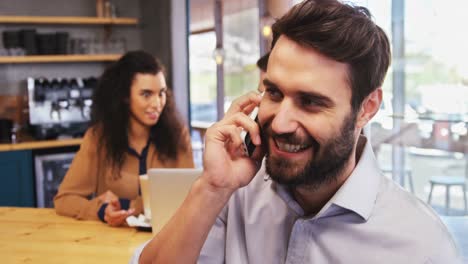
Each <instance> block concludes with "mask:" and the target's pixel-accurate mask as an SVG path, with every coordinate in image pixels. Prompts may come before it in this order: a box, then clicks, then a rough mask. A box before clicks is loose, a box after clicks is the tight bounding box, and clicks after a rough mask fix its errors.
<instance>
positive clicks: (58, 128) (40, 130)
mask: <svg viewBox="0 0 468 264" xmlns="http://www.w3.org/2000/svg"><path fill="white" fill-rule="evenodd" d="M27 85H28V105H29V124H30V127H31V132H32V134H33V136H34V137H35V138H37V139H52V138H57V137H59V136H67V137H79V136H82V135H83V134H84V132H85V130H86V128H87V124H88V122H89V120H90V112H91V105H92V99H91V97H92V93H93V89H94V88H95V86H96V85H97V79H96V78H95V77H89V78H71V79H65V78H63V79H61V78H57V79H46V78H28V79H27Z"/></svg>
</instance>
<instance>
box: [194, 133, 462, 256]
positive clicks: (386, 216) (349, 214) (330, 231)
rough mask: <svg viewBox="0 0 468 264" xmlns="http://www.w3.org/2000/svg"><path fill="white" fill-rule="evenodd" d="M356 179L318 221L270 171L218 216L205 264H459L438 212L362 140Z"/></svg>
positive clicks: (260, 174) (238, 194)
mask: <svg viewBox="0 0 468 264" xmlns="http://www.w3.org/2000/svg"><path fill="white" fill-rule="evenodd" d="M360 141H361V142H360V144H359V145H360V146H362V145H365V146H364V147H363V148H362V147H361V151H362V153H361V157H360V160H359V161H358V163H357V166H356V167H355V169H354V171H353V173H352V174H351V175H350V177H349V178H348V179H347V180H346V182H345V183H344V184H343V185H342V186H341V188H340V189H339V190H338V191H337V192H336V194H335V195H334V196H333V197H332V198H331V199H330V201H328V203H327V204H326V205H325V206H324V207H323V208H322V209H321V210H320V212H319V213H317V214H316V215H315V216H313V217H304V212H303V210H302V208H301V207H300V206H299V204H298V203H297V202H296V201H295V200H294V199H293V198H292V196H291V194H290V193H289V192H288V191H287V190H286V189H285V188H284V187H283V186H281V185H279V184H276V183H275V182H273V181H271V180H268V176H267V174H266V172H265V169H264V166H262V168H261V169H260V171H259V172H258V174H257V175H256V176H255V178H254V179H253V180H252V182H251V183H250V184H249V185H248V186H246V187H244V188H242V189H240V190H238V191H237V192H236V193H235V194H234V195H233V196H232V197H231V199H230V201H229V203H228V204H227V206H226V207H225V208H224V210H223V211H222V212H221V214H220V215H219V216H218V219H217V221H216V224H215V226H213V228H212V229H211V231H210V233H209V235H208V239H207V241H206V242H205V245H204V246H203V249H202V252H201V254H200V258H199V261H198V263H203V264H211V263H226V264H230V263H232V264H238V263H269V264H275V263H288V264H289V263H290V264H292V263H334V264H335V263H392V264H394V263H444V264H446V263H458V262H460V256H459V253H458V251H457V248H456V246H455V243H454V241H453V239H452V237H451V235H450V233H449V232H448V230H447V228H446V227H445V225H444V224H443V223H442V222H441V220H440V219H439V217H438V216H437V214H436V213H435V212H434V211H433V210H432V209H431V208H430V207H429V206H428V205H426V204H425V203H424V202H422V201H420V200H419V199H417V198H416V197H415V196H413V195H412V194H410V193H408V192H407V191H405V190H403V189H402V188H400V187H399V186H398V185H397V184H395V183H394V182H393V181H391V180H389V179H387V178H385V177H384V176H383V175H382V173H381V172H380V170H379V167H378V165H377V161H376V159H375V157H374V153H373V151H372V148H371V146H370V144H368V143H367V142H366V139H365V138H364V137H362V138H361V139H360Z"/></svg>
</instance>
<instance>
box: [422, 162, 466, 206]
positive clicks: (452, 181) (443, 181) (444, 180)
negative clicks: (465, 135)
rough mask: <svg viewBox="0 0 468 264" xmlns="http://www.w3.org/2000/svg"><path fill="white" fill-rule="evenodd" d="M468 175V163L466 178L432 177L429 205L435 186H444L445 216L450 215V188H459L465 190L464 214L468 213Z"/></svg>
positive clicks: (430, 180)
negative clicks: (467, 186)
mask: <svg viewBox="0 0 468 264" xmlns="http://www.w3.org/2000/svg"><path fill="white" fill-rule="evenodd" d="M467 162H468V159H467ZM467 175H468V163H467V165H466V168H465V176H432V177H431V178H430V179H429V183H430V184H431V189H430V191H429V197H428V198H427V203H428V204H431V199H432V191H433V190H434V186H436V185H442V186H445V214H446V215H448V214H449V209H450V188H451V187H453V186H459V187H461V188H462V190H463V201H464V205H465V212H464V214H467V213H468V203H467V199H466V179H467Z"/></svg>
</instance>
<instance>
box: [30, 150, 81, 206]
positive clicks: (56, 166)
mask: <svg viewBox="0 0 468 264" xmlns="http://www.w3.org/2000/svg"><path fill="white" fill-rule="evenodd" d="M73 157H75V153H59V154H46V155H36V156H35V157H34V164H35V165H34V166H35V172H36V201H37V207H39V208H44V207H45V208H53V207H54V201H53V200H54V196H55V195H56V194H57V190H58V187H59V185H60V183H61V182H62V179H63V177H64V176H65V174H66V173H67V171H68V168H69V167H70V165H71V163H72V161H73Z"/></svg>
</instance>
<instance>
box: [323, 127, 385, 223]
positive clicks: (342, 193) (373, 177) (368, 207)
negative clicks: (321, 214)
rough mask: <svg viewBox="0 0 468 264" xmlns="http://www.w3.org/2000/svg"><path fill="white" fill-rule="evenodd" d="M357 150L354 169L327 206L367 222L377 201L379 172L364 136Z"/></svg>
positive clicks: (369, 145) (360, 139)
mask: <svg viewBox="0 0 468 264" xmlns="http://www.w3.org/2000/svg"><path fill="white" fill-rule="evenodd" d="M362 145H364V146H363V147H362ZM360 146H361V147H360ZM359 149H362V152H361V156H360V158H359V161H358V162H357V164H356V167H355V168H354V170H353V172H352V173H351V175H350V176H349V177H348V179H346V181H345V182H344V183H343V185H342V186H341V187H340V189H338V191H337V192H336V193H335V195H334V196H333V197H332V198H331V199H330V201H329V202H328V203H327V204H330V205H331V204H334V205H337V206H339V207H342V208H345V209H348V210H350V211H353V212H355V213H357V214H358V215H360V216H361V217H362V218H363V219H364V220H366V221H367V220H368V219H369V216H370V215H371V213H372V209H373V208H374V205H375V201H376V199H377V193H378V190H379V184H380V177H379V175H380V170H379V166H378V164H377V160H376V159H375V156H374V152H373V151H372V146H371V144H370V142H368V140H367V139H366V138H365V137H364V136H361V137H360V138H359V141H358V150H359ZM325 207H326V206H325ZM324 209H325V208H324ZM325 214H326V212H325Z"/></svg>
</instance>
